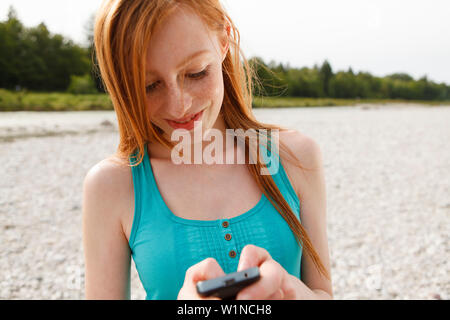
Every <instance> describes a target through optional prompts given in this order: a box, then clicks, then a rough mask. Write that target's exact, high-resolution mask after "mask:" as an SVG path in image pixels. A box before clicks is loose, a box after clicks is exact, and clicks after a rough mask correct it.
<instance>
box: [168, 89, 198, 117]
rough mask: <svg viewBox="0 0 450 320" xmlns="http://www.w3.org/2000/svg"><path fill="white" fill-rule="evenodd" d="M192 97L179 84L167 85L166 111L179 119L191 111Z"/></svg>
mask: <svg viewBox="0 0 450 320" xmlns="http://www.w3.org/2000/svg"><path fill="white" fill-rule="evenodd" d="M191 106H192V97H191V95H190V94H189V93H188V92H187V91H186V90H185V89H183V88H182V87H181V86H179V85H173V86H169V88H168V93H167V111H168V113H169V114H170V115H171V117H173V118H175V119H180V118H183V117H185V116H187V115H188V113H189V112H190V111H191Z"/></svg>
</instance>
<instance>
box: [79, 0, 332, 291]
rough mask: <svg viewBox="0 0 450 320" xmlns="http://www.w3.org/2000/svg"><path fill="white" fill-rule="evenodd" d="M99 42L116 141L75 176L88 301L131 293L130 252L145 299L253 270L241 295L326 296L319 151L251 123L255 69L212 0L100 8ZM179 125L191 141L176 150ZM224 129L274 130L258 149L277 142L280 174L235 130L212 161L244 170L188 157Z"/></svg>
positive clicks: (126, 0) (120, 2) (138, 1)
mask: <svg viewBox="0 0 450 320" xmlns="http://www.w3.org/2000/svg"><path fill="white" fill-rule="evenodd" d="M261 32H264V30H261ZM95 48H96V54H97V59H98V64H99V68H100V71H101V74H102V78H103V81H104V85H105V88H106V89H107V91H108V93H109V95H110V97H111V99H112V101H113V104H114V108H115V111H116V114H117V119H118V124H119V134H120V142H119V146H118V150H117V152H116V154H115V155H113V156H111V157H109V158H107V159H104V160H102V161H101V162H99V163H98V164H96V165H95V166H93V167H92V168H91V169H90V170H89V172H88V174H87V175H86V177H85V181H84V186H83V245H84V251H85V268H86V270H85V271H86V274H85V285H86V286H85V289H86V298H87V299H127V298H129V297H130V286H129V285H130V263H131V257H132V258H133V259H134V261H135V264H136V268H137V271H138V273H139V277H140V280H141V282H142V284H143V287H144V289H145V290H146V293H147V297H146V298H147V299H201V298H202V297H200V296H199V295H198V294H197V292H196V289H195V284H196V283H197V282H198V281H201V280H207V279H212V278H215V277H218V276H221V275H224V274H227V273H230V272H235V271H240V270H243V269H246V268H249V267H253V266H258V267H259V269H260V274H261V279H260V280H259V281H258V282H256V283H254V284H252V285H251V286H248V287H247V288H245V289H244V290H242V291H241V292H240V293H239V294H238V296H237V299H327V298H332V286H331V277H330V262H329V252H328V244H327V233H326V195H325V193H326V192H325V180H324V171H323V166H322V155H321V150H320V148H319V146H318V145H317V143H316V142H314V141H313V140H312V139H311V138H309V137H307V136H305V135H304V134H301V133H299V132H298V131H295V130H288V129H285V128H281V127H279V126H275V125H270V124H263V123H260V122H258V121H257V120H256V119H255V117H254V116H253V113H252V109H251V105H252V101H251V99H252V87H253V82H252V78H254V75H253V71H252V68H251V66H250V65H249V64H248V62H247V60H246V59H245V58H243V59H242V60H241V59H240V53H241V51H240V47H239V32H238V31H237V29H236V28H235V26H234V24H233V22H232V20H231V19H230V17H229V16H228V15H227V13H226V12H225V11H224V9H223V8H222V6H221V5H220V3H219V1H218V0H202V1H198V0H109V1H104V3H103V5H102V7H101V9H100V10H99V12H98V15H97V19H96V25H95ZM186 121H187V122H186ZM183 122H185V123H184V124H182V123H183ZM180 128H182V129H184V131H183V132H185V133H186V132H188V134H189V137H190V138H193V139H192V140H189V139H187V140H186V141H191V143H190V144H188V148H184V149H183V150H181V152H178V153H177V152H174V150H178V149H175V148H174V146H175V145H176V144H177V143H176V142H174V141H173V140H172V134H173V133H174V132H176V131H177V130H179V129H180ZM230 129H233V130H237V131H238V129H242V131H244V132H248V130H254V132H258V133H259V134H261V133H264V132H269V130H271V131H270V132H274V133H275V134H274V135H272V134H270V135H264V134H262V135H264V136H265V137H266V138H267V139H268V144H263V145H260V146H259V147H260V148H259V149H258V150H263V149H264V147H266V149H265V150H268V148H267V147H268V146H269V145H270V146H271V149H270V150H273V149H272V147H273V146H276V147H277V148H276V149H275V150H279V151H280V152H277V151H275V152H268V153H266V154H268V155H269V160H270V163H276V162H277V161H279V166H278V167H275V170H269V174H267V173H266V174H263V172H264V171H263V170H262V169H264V168H268V167H269V165H268V163H269V161H263V160H262V159H261V158H260V157H257V159H256V160H254V161H250V159H249V158H250V157H249V156H248V155H249V154H251V153H252V152H253V151H254V150H255V148H256V147H255V144H254V143H253V140H251V139H248V140H251V141H247V139H246V138H245V137H244V139H243V140H242V135H241V136H239V134H237V135H236V138H237V139H238V141H241V142H243V144H240V143H237V146H235V145H234V144H233V145H231V146H230V145H228V144H226V143H223V144H218V146H219V148H218V149H216V150H215V153H216V154H218V155H220V156H221V157H223V159H225V158H227V157H228V156H230V155H231V156H230V158H231V159H234V160H235V159H236V158H234V155H236V156H237V157H241V156H243V157H244V158H245V160H246V162H245V163H236V162H233V163H229V162H227V163H226V164H221V163H220V162H217V163H213V164H209V163H208V164H207V163H205V162H201V163H198V162H194V160H195V159H194V154H195V152H196V150H197V151H198V150H200V151H201V152H202V154H207V152H206V151H207V148H208V143H205V140H207V139H206V137H207V136H208V133H210V132H213V131H214V132H216V133H217V132H218V133H221V134H223V135H222V137H228V136H229V134H228V133H227V130H230ZM198 130H200V132H201V135H200V137H201V140H200V143H199V140H196V139H195V138H194V136H195V134H194V132H198ZM276 130H279V131H276ZM276 133H279V134H278V137H279V139H273V138H272V137H276V136H277V134H276ZM218 136H219V135H216V136H215V138H216V140H217V139H218V138H217V137H218ZM239 138H241V140H239ZM258 141H259V140H258ZM183 142H184V141H183ZM242 146H243V147H242ZM261 147H262V148H261ZM198 148H200V149H198ZM174 155H181V156H182V157H184V158H183V159H185V160H187V161H186V162H185V163H181V164H178V163H175V161H174ZM230 158H227V159H230ZM265 159H267V158H265ZM190 160H191V161H190ZM300 208H301V209H300Z"/></svg>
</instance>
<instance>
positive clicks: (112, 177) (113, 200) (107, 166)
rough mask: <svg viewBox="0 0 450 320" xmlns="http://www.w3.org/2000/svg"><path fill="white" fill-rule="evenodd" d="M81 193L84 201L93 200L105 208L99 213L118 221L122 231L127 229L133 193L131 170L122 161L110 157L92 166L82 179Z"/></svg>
mask: <svg viewBox="0 0 450 320" xmlns="http://www.w3.org/2000/svg"><path fill="white" fill-rule="evenodd" d="M83 193H84V198H85V199H87V200H89V199H93V200H92V201H95V202H96V203H98V204H99V205H101V206H102V208H105V210H101V211H102V212H104V213H107V214H108V215H110V216H109V217H108V218H117V219H119V220H118V222H120V224H121V227H122V229H123V230H124V231H125V230H126V229H128V228H127V227H128V220H129V219H127V218H129V215H130V214H132V213H133V211H134V191H133V178H132V173H131V168H130V167H129V166H127V165H126V164H124V163H123V161H121V160H120V159H119V158H118V157H116V156H110V157H108V158H106V159H103V160H101V161H100V162H98V163H96V164H95V165H94V166H92V167H91V168H90V169H89V171H88V172H87V174H86V176H85V178H84V183H83ZM92 201H91V202H92ZM105 218H106V217H105ZM116 221H117V220H116Z"/></svg>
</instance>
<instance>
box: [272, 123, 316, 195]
mask: <svg viewBox="0 0 450 320" xmlns="http://www.w3.org/2000/svg"><path fill="white" fill-rule="evenodd" d="M279 138H280V141H281V142H282V143H283V144H284V145H285V146H286V147H287V148H288V149H289V150H290V151H291V152H292V153H293V154H294V156H295V157H296V158H297V159H298V160H299V162H300V165H301V166H302V168H305V169H306V170H301V169H300V168H298V167H297V166H295V165H294V164H293V163H292V162H291V161H287V160H285V159H283V154H282V153H281V155H280V156H281V161H282V162H283V167H284V169H285V171H286V173H287V174H288V176H289V180H290V181H291V184H292V186H293V187H294V189H295V191H296V192H297V194H298V195H300V194H304V191H305V189H306V184H307V182H308V181H309V180H310V177H311V176H313V175H316V174H317V172H318V171H320V169H321V167H322V151H321V148H320V145H319V144H318V143H317V142H316V141H315V140H314V139H313V138H311V137H309V136H308V135H306V134H304V133H301V132H299V131H297V130H294V129H291V130H287V131H280V134H279ZM289 159H291V157H289Z"/></svg>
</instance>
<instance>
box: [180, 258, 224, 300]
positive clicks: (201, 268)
mask: <svg viewBox="0 0 450 320" xmlns="http://www.w3.org/2000/svg"><path fill="white" fill-rule="evenodd" d="M224 275H225V272H223V270H222V268H221V267H220V265H219V263H218V262H217V261H216V259H214V258H207V259H205V260H203V261H200V262H199V263H197V264H194V265H193V266H191V267H190V268H189V269H187V271H186V276H185V278H184V284H183V287H182V288H181V289H180V292H179V293H178V298H177V300H221V299H220V298H217V297H202V296H200V295H199V294H198V293H197V288H196V284H197V282H199V281H204V280H209V279H213V278H217V277H221V276H224Z"/></svg>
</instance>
